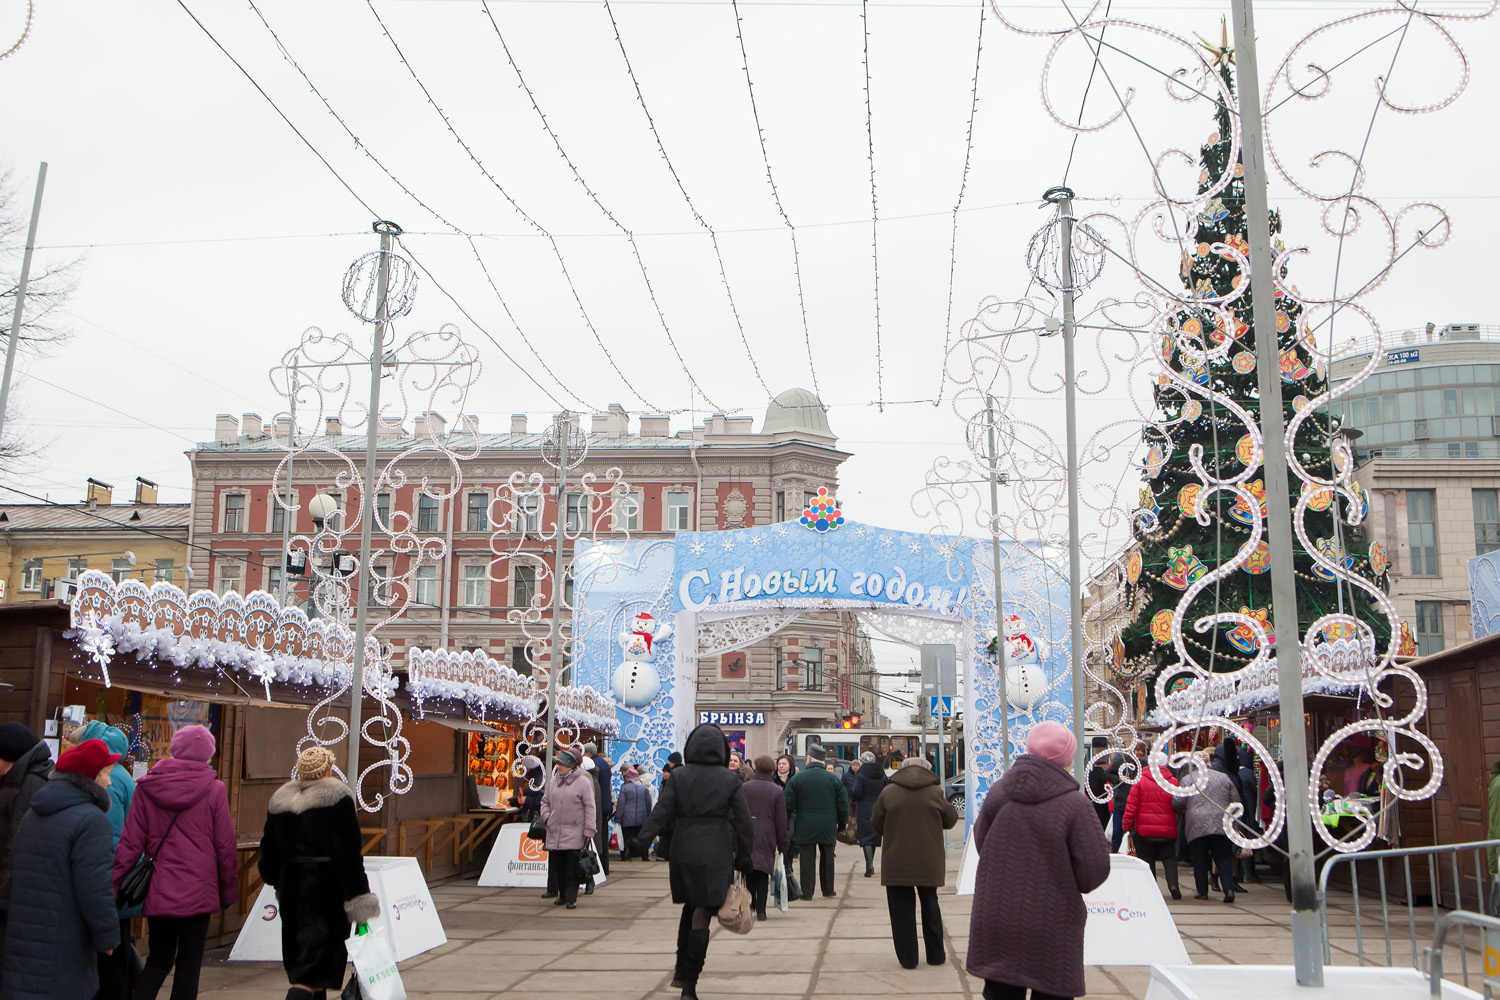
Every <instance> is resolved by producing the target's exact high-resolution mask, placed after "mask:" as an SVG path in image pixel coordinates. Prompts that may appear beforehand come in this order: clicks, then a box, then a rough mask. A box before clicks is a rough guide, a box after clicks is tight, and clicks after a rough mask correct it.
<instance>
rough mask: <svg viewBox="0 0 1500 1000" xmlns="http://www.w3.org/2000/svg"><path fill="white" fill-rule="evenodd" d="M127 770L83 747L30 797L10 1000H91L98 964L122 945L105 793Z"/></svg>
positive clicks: (15, 897)
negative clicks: (118, 772) (116, 772)
mask: <svg viewBox="0 0 1500 1000" xmlns="http://www.w3.org/2000/svg"><path fill="white" fill-rule="evenodd" d="M119 760H120V758H119V757H118V756H117V755H115V754H112V753H110V752H109V748H108V747H107V746H105V745H104V742H103V741H102V740H85V741H83V742H82V743H80V744H79V745H78V746H76V747H73V748H72V749H71V750H68V751H67V752H66V753H64V754H62V755H61V756H60V757H59V758H58V761H57V769H56V770H55V771H54V772H53V773H52V776H51V777H50V778H49V779H48V780H47V783H46V784H45V785H44V786H43V787H42V788H41V789H39V790H38V791H37V793H36V794H35V795H33V796H32V797H31V811H30V812H28V813H27V814H26V815H25V816H24V817H22V819H21V822H20V826H19V828H18V829H17V830H16V835H15V839H14V841H13V844H12V852H13V853H12V865H11V881H10V904H11V918H12V919H11V920H10V923H9V925H8V926H7V928H6V934H5V955H4V959H3V966H0V998H3V1000H87V998H89V997H92V996H93V995H94V994H95V992H97V990H98V989H99V969H98V964H97V958H96V956H98V955H108V954H111V953H112V952H113V951H114V949H116V948H118V947H119V945H120V920H119V913H118V911H117V910H116V909H115V894H114V891H113V888H112V887H111V885H110V877H109V874H110V863H111V862H112V861H113V860H114V851H113V850H112V849H111V847H110V844H111V841H112V840H113V839H114V832H113V831H112V830H111V829H110V826H109V803H110V799H109V792H108V791H107V790H106V789H107V788H108V786H109V771H110V768H112V767H114V765H115V764H116V763H117V762H118V761H119Z"/></svg>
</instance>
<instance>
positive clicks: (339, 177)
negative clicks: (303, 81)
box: [177, 0, 382, 219]
mask: <svg viewBox="0 0 1500 1000" xmlns="http://www.w3.org/2000/svg"><path fill="white" fill-rule="evenodd" d="M177 6H179V7H181V8H182V10H183V13H185V14H187V16H188V17H190V18H192V19H193V23H194V24H196V25H197V26H198V27H199V29H200V30H201V31H202V32H203V33H204V34H205V35H207V36H208V40H209V41H211V42H213V43H214V47H215V48H217V49H218V50H219V51H220V52H222V53H224V56H225V58H227V59H228V60H229V61H230V62H232V63H234V68H235V69H237V70H239V71H240V73H241V75H243V76H244V78H245V79H246V80H249V81H250V86H252V87H254V88H255V89H256V90H257V91H259V92H260V96H261V97H264V98H265V99H266V103H267V104H269V105H271V109H272V110H273V111H275V112H276V114H277V115H279V116H280V117H281V120H282V121H284V122H286V125H287V128H289V129H291V130H292V131H293V132H295V133H296V135H297V138H299V139H301V140H302V144H303V145H304V146H306V147H307V148H308V150H309V151H310V152H311V153H312V155H314V156H316V157H317V158H318V161H319V162H320V163H322V164H323V166H325V167H327V168H328V172H329V173H331V174H333V176H334V179H335V180H337V181H338V182H339V184H341V185H342V186H343V188H344V190H345V191H348V192H349V194H350V195H351V196H352V197H353V198H354V200H355V201H357V202H359V204H360V207H361V208H363V209H364V210H365V211H366V212H369V213H370V217H371V218H372V219H379V218H381V217H382V216H381V214H380V213H379V212H377V211H375V209H373V208H371V207H370V203H369V202H367V201H365V200H364V199H363V198H361V197H360V195H359V192H358V191H355V190H354V188H353V187H352V186H350V184H349V182H348V181H346V180H344V175H343V174H341V173H339V172H338V170H337V169H335V168H334V165H333V164H332V163H329V162H328V159H327V158H326V157H325V156H324V155H323V154H322V153H320V152H318V147H316V146H314V145H313V144H312V142H311V141H310V140H309V139H308V138H307V136H305V135H303V134H302V131H301V130H300V129H299V128H297V126H296V125H293V124H292V120H291V119H290V118H288V117H287V116H286V112H284V111H282V110H281V107H280V106H279V105H278V104H277V103H276V102H275V101H274V100H272V99H271V95H270V94H268V93H266V92H265V90H264V88H262V87H261V85H260V84H259V83H256V82H255V77H253V76H251V75H250V71H249V70H247V69H245V67H244V66H242V65H240V61H239V60H238V59H236V58H235V57H234V56H233V55H231V54H230V52H229V50H228V49H226V48H225V47H224V45H223V43H222V42H220V41H219V40H218V39H217V38H215V37H214V33H213V32H212V31H209V30H208V27H207V25H205V24H204V23H203V22H202V21H200V20H198V15H197V14H194V13H193V12H192V10H191V9H189V7H188V5H187V4H186V3H185V2H184V0H177Z"/></svg>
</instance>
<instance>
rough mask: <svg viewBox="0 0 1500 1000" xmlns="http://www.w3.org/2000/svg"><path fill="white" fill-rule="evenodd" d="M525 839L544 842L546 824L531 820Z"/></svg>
mask: <svg viewBox="0 0 1500 1000" xmlns="http://www.w3.org/2000/svg"><path fill="white" fill-rule="evenodd" d="M526 839H527V840H546V839H547V824H546V823H543V822H542V821H541V820H539V819H534V820H532V821H531V826H530V828H529V829H527V831H526Z"/></svg>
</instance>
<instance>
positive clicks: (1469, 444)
mask: <svg viewBox="0 0 1500 1000" xmlns="http://www.w3.org/2000/svg"><path fill="white" fill-rule="evenodd" d="M1478 457H1479V442H1478V441H1465V442H1464V458H1478Z"/></svg>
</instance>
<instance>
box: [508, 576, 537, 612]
mask: <svg viewBox="0 0 1500 1000" xmlns="http://www.w3.org/2000/svg"><path fill="white" fill-rule="evenodd" d="M510 593H511V599H510V603H511V607H515V608H529V607H531V602H532V599H533V598H535V597H536V567H535V566H517V567H516V579H515V584H514V585H513V586H512V587H511V590H510Z"/></svg>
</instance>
